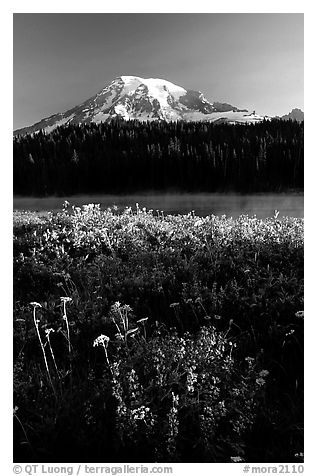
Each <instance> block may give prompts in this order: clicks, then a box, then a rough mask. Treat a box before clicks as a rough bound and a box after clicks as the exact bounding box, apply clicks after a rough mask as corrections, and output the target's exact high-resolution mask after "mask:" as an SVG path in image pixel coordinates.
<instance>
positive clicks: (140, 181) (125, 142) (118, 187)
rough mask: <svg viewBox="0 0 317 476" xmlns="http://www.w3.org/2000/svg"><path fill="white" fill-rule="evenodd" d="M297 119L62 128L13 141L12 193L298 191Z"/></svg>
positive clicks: (300, 133) (300, 149) (300, 139)
mask: <svg viewBox="0 0 317 476" xmlns="http://www.w3.org/2000/svg"><path fill="white" fill-rule="evenodd" d="M303 169H304V123H303V122H302V123H298V122H294V121H291V120H289V121H282V120H277V119H276V120H275V119H274V120H271V121H263V122H259V123H256V124H246V125H244V124H235V125H230V124H225V123H222V124H219V123H218V124H214V123H207V122H183V121H180V122H162V121H156V122H139V121H124V120H120V119H116V120H112V121H111V122H107V123H106V122H104V123H100V124H94V123H92V124H81V125H66V126H60V127H57V128H56V129H55V130H53V131H52V132H50V133H45V132H44V131H40V132H38V133H36V134H31V135H25V136H16V137H14V139H13V181H14V187H13V188H14V193H15V194H20V195H38V196H41V195H53V194H58V195H66V194H76V193H131V192H136V191H145V190H153V191H155V190H160V191H162V190H175V191H184V192H185V191H187V192H199V191H200V192H203V191H204V192H224V191H235V192H242V193H245V192H269V191H270V192H273V191H274V192H279V191H288V190H290V189H296V190H300V189H303V185H304V177H303V175H304V174H303Z"/></svg>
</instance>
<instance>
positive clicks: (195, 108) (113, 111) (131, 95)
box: [14, 76, 263, 135]
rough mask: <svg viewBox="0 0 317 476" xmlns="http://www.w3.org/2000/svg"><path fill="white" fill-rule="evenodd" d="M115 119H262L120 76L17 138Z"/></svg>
mask: <svg viewBox="0 0 317 476" xmlns="http://www.w3.org/2000/svg"><path fill="white" fill-rule="evenodd" d="M114 118H123V119H127V120H131V119H132V120H140V121H153V120H166V121H178V120H185V121H202V120H204V121H212V122H214V121H221V122H257V121H259V120H263V117H261V116H258V115H256V114H250V113H249V112H248V111H247V110H245V109H243V110H241V109H238V108H237V107H235V106H232V105H230V104H227V103H220V102H213V103H211V102H209V101H208V100H207V99H206V98H205V97H204V95H203V94H202V93H201V92H200V91H194V90H190V89H188V90H187V89H185V88H183V87H182V86H178V85H176V84H174V83H172V82H170V81H167V80H165V79H159V78H141V77H139V76H119V77H117V78H115V79H114V80H113V81H111V82H110V83H109V84H107V85H106V86H105V87H104V88H103V89H102V90H101V91H100V92H98V93H97V94H96V95H95V96H93V97H91V98H90V99H88V100H87V101H85V102H83V103H82V104H80V105H79V106H76V107H74V108H72V109H70V110H68V111H66V112H64V113H59V114H54V115H53V116H50V117H48V118H46V119H42V120H41V121H39V122H37V123H36V124H34V125H33V126H29V127H25V128H23V129H19V130H16V131H15V132H14V134H15V135H17V134H26V133H33V132H38V131H39V130H41V129H44V130H45V131H46V132H51V131H52V130H54V129H55V128H56V127H58V126H60V125H64V124H80V123H90V122H95V123H98V122H102V121H109V120H111V119H114Z"/></svg>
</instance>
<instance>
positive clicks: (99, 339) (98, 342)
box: [93, 334, 113, 377]
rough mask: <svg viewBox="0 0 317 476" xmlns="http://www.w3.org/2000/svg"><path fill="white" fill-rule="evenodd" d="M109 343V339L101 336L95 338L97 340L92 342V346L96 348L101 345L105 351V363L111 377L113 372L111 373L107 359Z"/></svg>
mask: <svg viewBox="0 0 317 476" xmlns="http://www.w3.org/2000/svg"><path fill="white" fill-rule="evenodd" d="M109 341H110V339H109V337H108V336H105V335H104V334H101V335H100V336H99V337H97V339H95V340H94V344H93V346H94V347H98V346H99V345H101V346H102V347H103V349H104V351H105V356H106V361H107V364H108V367H109V370H110V373H111V375H112V377H113V372H112V369H111V365H110V362H109V357H108V351H107V348H108V344H109Z"/></svg>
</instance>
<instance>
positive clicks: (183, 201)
mask: <svg viewBox="0 0 317 476" xmlns="http://www.w3.org/2000/svg"><path fill="white" fill-rule="evenodd" d="M65 200H68V201H69V202H70V204H71V205H75V206H82V205H86V204H88V203H99V204H100V205H101V208H102V209H104V208H107V207H111V206H113V205H117V206H118V207H119V209H123V208H125V207H129V206H131V207H132V208H135V206H136V203H138V204H139V207H140V208H143V207H146V208H147V209H148V210H153V211H154V212H155V211H156V210H159V211H164V213H166V214H178V213H180V214H185V213H189V212H191V211H195V213H196V215H199V216H206V215H209V214H214V215H227V216H230V217H231V216H232V217H237V216H239V215H241V214H247V215H256V216H257V217H258V218H267V217H271V216H273V215H274V212H275V210H278V211H279V212H280V216H293V217H297V218H303V217H304V196H303V194H258V195H236V194H213V193H209V194H208V193H204V194H202V193H199V194H171V193H169V194H135V195H76V196H71V197H70V196H67V197H45V198H34V197H14V199H13V208H14V210H32V211H39V212H45V211H58V210H62V207H63V203H64V201H65Z"/></svg>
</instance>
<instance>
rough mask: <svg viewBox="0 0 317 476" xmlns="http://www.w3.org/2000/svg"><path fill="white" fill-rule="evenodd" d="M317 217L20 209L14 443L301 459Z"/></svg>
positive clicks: (150, 457) (78, 451)
mask: <svg viewBox="0 0 317 476" xmlns="http://www.w3.org/2000/svg"><path fill="white" fill-rule="evenodd" d="M303 306H304V301H303V219H297V218H291V217H280V216H279V215H278V213H276V214H275V216H273V217H271V218H267V219H265V220H259V219H257V218H256V217H255V216H253V217H250V216H246V215H242V216H240V217H238V218H236V219H232V218H228V217H226V216H221V217H218V216H214V215H210V216H206V217H203V218H202V217H198V216H195V214H194V213H190V214H188V215H167V216H165V215H164V214H163V213H162V212H160V211H153V210H146V209H143V208H140V207H139V206H138V205H137V206H136V208H134V209H132V208H126V209H125V210H124V211H119V210H117V209H116V208H111V209H107V210H104V211H103V210H101V209H100V207H99V206H98V205H92V204H91V205H86V206H84V207H82V208H76V207H71V206H70V205H69V204H68V203H65V205H64V209H63V211H62V212H58V213H47V214H46V215H42V216H41V215H40V214H36V213H32V212H15V213H14V411H13V419H14V459H15V461H24V462H25V461H37V462H72V461H76V460H78V457H79V458H80V460H81V461H85V462H99V461H102V462H105V461H108V462H139V461H143V462H209V463H210V462H235V461H247V462H258V461H262V462H280V461H281V462H283V461H284V462H285V461H294V462H299V461H300V460H301V455H302V452H303V323H304V310H303V309H304V307H303Z"/></svg>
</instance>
